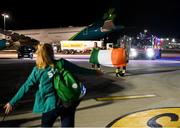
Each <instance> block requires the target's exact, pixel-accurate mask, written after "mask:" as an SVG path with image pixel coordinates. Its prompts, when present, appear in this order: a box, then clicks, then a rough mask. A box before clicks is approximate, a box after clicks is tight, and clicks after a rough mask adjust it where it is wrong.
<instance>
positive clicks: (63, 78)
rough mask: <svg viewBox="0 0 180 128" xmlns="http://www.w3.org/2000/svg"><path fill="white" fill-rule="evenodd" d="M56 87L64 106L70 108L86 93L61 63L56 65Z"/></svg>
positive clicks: (82, 86)
mask: <svg viewBox="0 0 180 128" xmlns="http://www.w3.org/2000/svg"><path fill="white" fill-rule="evenodd" d="M55 66H56V68H57V71H56V73H55V74H54V87H55V90H56V92H57V95H58V96H59V98H60V100H61V101H62V103H63V105H64V106H66V107H68V106H70V105H72V104H73V103H76V102H77V101H79V100H80V99H82V97H83V96H84V95H85V93H86V88H85V86H84V85H83V84H82V82H81V81H79V80H78V79H77V78H76V77H75V76H74V75H73V74H72V73H71V72H69V71H68V70H66V69H64V68H63V67H62V64H61V62H60V61H58V62H57V63H56V65H55Z"/></svg>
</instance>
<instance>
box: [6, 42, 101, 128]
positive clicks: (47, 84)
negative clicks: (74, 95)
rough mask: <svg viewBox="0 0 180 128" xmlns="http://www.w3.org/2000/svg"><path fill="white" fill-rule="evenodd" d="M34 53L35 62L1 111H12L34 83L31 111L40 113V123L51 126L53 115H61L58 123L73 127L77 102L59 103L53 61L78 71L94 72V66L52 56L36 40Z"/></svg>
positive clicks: (53, 120) (49, 47) (50, 48)
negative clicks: (29, 72)
mask: <svg viewBox="0 0 180 128" xmlns="http://www.w3.org/2000/svg"><path fill="white" fill-rule="evenodd" d="M36 53H37V58H36V66H35V67H34V68H33V70H32V72H31V74H30V75H29V77H28V79H27V80H26V81H25V83H24V84H23V85H22V86H21V87H20V89H19V90H18V92H17V93H16V95H15V96H14V97H13V98H12V99H11V100H10V101H9V102H8V103H6V104H5V106H4V109H5V114H9V113H10V112H12V110H13V106H14V105H15V104H16V103H17V102H18V101H19V100H20V99H21V98H22V97H23V96H24V95H25V94H26V93H27V92H28V91H29V89H30V88H31V87H33V86H37V87H36V89H37V90H36V93H35V102H34V106H33V112H34V113H42V119H41V125H42V127H52V126H53V124H54V122H55V121H56V118H57V117H59V116H60V117H61V126H62V127H74V118H75V111H76V107H77V106H78V105H79V102H77V103H76V104H74V105H72V106H70V107H68V108H66V107H64V106H63V105H62V103H61V101H60V100H59V98H58V96H57V94H56V91H55V89H54V85H53V75H54V74H55V63H56V62H57V61H60V62H61V64H62V66H63V68H65V69H68V70H69V71H71V72H74V73H78V74H82V75H89V74H96V73H97V72H96V71H95V70H91V69H86V68H83V67H79V66H77V65H75V64H73V63H71V62H69V61H67V60H65V59H63V58H61V59H60V60H55V59H54V53H53V49H52V46H51V45H50V44H47V43H45V44H39V45H38V48H37V51H36Z"/></svg>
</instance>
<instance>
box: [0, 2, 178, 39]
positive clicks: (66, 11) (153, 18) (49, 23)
mask: <svg viewBox="0 0 180 128" xmlns="http://www.w3.org/2000/svg"><path fill="white" fill-rule="evenodd" d="M110 8H114V9H115V12H116V19H115V23H116V24H117V25H123V26H125V29H126V28H134V29H137V30H143V29H147V30H149V31H150V32H151V33H153V34H156V35H158V36H169V37H178V38H180V29H179V28H180V25H179V22H180V14H179V12H180V7H179V1H177V0H171V1H170V0H168V1H162V0H160V1H157V0H156V1H155V0H151V1H144V0H139V1H132V0H110V1H103V0H91V1H80V0H76V1H71V0H66V1H55V0H51V1H38V3H37V1H35V0H31V1H23V2H22V1H18V0H13V1H11V0H6V1H3V4H1V5H0V10H1V13H4V12H6V13H8V14H9V15H10V18H9V19H7V20H6V28H7V29H9V30H20V29H36V28H37V29H40V28H58V27H67V26H87V25H89V24H92V23H94V22H96V21H97V20H99V19H102V17H103V15H104V13H105V12H107V11H108V9H110ZM0 28H3V17H2V16H1V18H0ZM129 31H131V29H129ZM132 31H133V30H132Z"/></svg>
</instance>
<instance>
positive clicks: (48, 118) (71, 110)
mask: <svg viewBox="0 0 180 128" xmlns="http://www.w3.org/2000/svg"><path fill="white" fill-rule="evenodd" d="M76 107H77V106H71V107H68V108H66V107H64V106H62V105H61V106H58V107H57V108H55V109H53V110H51V111H49V112H46V113H43V114H42V119H41V126H42V127H52V126H53V124H54V122H55V121H56V119H57V118H58V117H60V118H61V119H60V121H61V122H60V124H61V127H74V122H75V121H74V120H75V111H76Z"/></svg>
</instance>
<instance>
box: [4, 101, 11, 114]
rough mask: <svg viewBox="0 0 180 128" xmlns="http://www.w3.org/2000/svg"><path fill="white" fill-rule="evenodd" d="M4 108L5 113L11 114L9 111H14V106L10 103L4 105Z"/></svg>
mask: <svg viewBox="0 0 180 128" xmlns="http://www.w3.org/2000/svg"><path fill="white" fill-rule="evenodd" d="M4 109H5V114H9V113H10V112H12V110H13V108H12V106H11V104H10V103H6V104H5V105H4Z"/></svg>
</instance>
